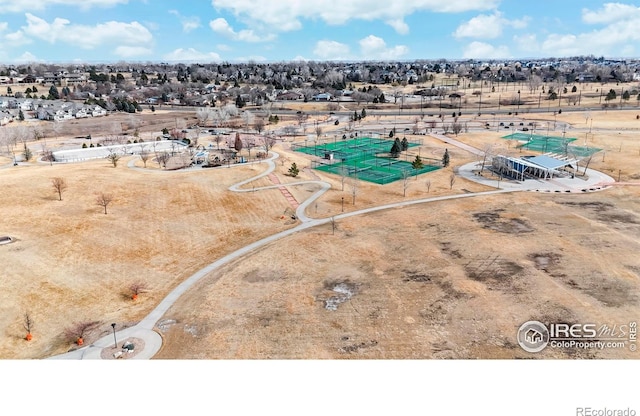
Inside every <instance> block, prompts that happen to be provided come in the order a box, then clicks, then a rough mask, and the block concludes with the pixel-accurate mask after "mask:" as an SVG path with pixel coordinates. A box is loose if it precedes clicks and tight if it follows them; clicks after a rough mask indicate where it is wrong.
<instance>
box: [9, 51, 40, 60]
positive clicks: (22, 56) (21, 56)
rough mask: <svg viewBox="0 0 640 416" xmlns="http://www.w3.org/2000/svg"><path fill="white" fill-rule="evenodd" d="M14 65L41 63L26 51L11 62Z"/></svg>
mask: <svg viewBox="0 0 640 416" xmlns="http://www.w3.org/2000/svg"><path fill="white" fill-rule="evenodd" d="M13 61H14V62H15V63H29V62H43V60H42V59H38V58H36V56H35V55H34V54H32V53H31V52H29V51H27V52H25V53H23V54H22V55H20V56H19V57H17V58H16V59H14V60H13Z"/></svg>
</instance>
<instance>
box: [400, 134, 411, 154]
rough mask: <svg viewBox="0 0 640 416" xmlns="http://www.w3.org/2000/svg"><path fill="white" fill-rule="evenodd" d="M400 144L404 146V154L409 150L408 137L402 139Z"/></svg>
mask: <svg viewBox="0 0 640 416" xmlns="http://www.w3.org/2000/svg"><path fill="white" fill-rule="evenodd" d="M400 144H401V145H402V151H403V152H406V151H407V150H408V149H409V140H407V138H406V137H403V138H402V142H401V143H400Z"/></svg>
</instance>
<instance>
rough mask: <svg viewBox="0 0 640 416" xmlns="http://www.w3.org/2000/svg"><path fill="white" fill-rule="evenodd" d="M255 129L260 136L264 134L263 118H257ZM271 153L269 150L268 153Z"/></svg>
mask: <svg viewBox="0 0 640 416" xmlns="http://www.w3.org/2000/svg"><path fill="white" fill-rule="evenodd" d="M253 128H254V129H256V131H257V132H258V134H260V133H262V131H263V130H264V119H263V118H262V117H258V118H256V121H254V122H253ZM268 152H269V151H268V150H267V153H268Z"/></svg>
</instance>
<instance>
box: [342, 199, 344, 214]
mask: <svg viewBox="0 0 640 416" xmlns="http://www.w3.org/2000/svg"><path fill="white" fill-rule="evenodd" d="M342 212H344V197H342Z"/></svg>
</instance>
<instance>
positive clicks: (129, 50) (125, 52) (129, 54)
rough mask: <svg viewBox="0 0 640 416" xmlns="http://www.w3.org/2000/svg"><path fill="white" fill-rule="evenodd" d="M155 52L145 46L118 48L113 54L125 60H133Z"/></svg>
mask: <svg viewBox="0 0 640 416" xmlns="http://www.w3.org/2000/svg"><path fill="white" fill-rule="evenodd" d="M152 52H153V51H152V50H151V49H150V48H145V47H144V46H118V47H117V48H116V49H115V50H114V51H113V53H114V54H115V55H118V56H121V57H123V58H133V57H136V56H145V55H151V53H152Z"/></svg>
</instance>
